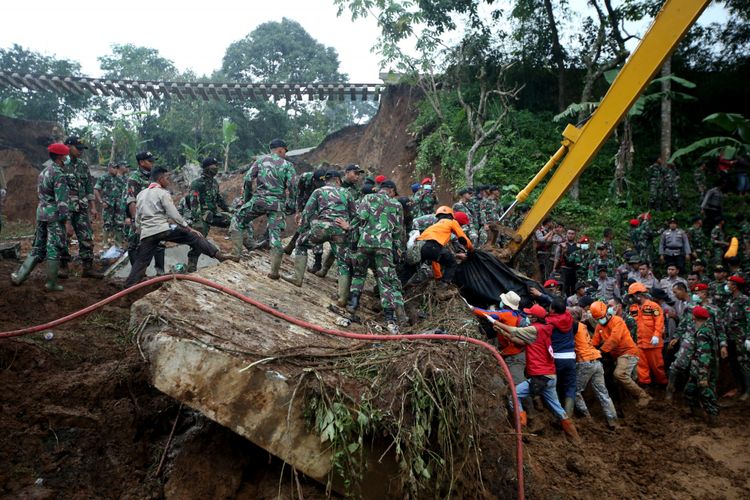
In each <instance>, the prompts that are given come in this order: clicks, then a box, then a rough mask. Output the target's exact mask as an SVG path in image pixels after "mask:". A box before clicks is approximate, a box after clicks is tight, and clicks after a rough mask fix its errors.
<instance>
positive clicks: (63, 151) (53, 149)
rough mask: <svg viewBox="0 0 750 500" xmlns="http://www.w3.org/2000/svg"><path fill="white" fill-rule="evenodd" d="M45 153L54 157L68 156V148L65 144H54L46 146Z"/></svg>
mask: <svg viewBox="0 0 750 500" xmlns="http://www.w3.org/2000/svg"><path fill="white" fill-rule="evenodd" d="M47 151H49V152H50V153H52V154H55V155H67V154H70V148H69V147H68V146H66V145H65V144H62V143H60V142H56V143H54V144H50V145H49V146H47Z"/></svg>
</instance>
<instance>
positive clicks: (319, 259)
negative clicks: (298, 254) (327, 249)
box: [310, 253, 323, 274]
mask: <svg viewBox="0 0 750 500" xmlns="http://www.w3.org/2000/svg"><path fill="white" fill-rule="evenodd" d="M322 268H323V254H319V253H316V254H315V261H314V262H313V265H312V267H311V268H310V272H311V273H313V274H315V273H317V272H318V271H320V270H321V269H322Z"/></svg>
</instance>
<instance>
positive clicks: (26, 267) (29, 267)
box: [10, 255, 39, 286]
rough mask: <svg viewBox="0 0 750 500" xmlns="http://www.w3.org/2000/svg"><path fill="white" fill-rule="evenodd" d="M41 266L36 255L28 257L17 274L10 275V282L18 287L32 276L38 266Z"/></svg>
mask: <svg viewBox="0 0 750 500" xmlns="http://www.w3.org/2000/svg"><path fill="white" fill-rule="evenodd" d="M37 264H39V259H38V258H37V257H35V256H34V255H29V256H27V257H26V260H24V261H23V264H21V267H20V268H19V269H18V271H16V272H15V273H11V274H10V281H11V283H13V284H14V285H16V286H18V285H20V284H21V283H23V282H24V281H26V279H27V278H28V277H29V274H31V271H33V270H34V268H35V267H36V265H37Z"/></svg>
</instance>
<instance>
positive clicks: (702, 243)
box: [685, 215, 709, 262]
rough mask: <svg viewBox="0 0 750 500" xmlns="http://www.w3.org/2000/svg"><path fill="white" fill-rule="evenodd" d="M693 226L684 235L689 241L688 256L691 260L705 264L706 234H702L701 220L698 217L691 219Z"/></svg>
mask: <svg viewBox="0 0 750 500" xmlns="http://www.w3.org/2000/svg"><path fill="white" fill-rule="evenodd" d="M692 222H693V225H692V226H690V227H689V228H688V229H687V230H685V233H687V236H688V241H690V250H691V252H690V256H691V257H692V260H698V259H700V260H702V261H704V262H707V261H708V260H709V259H708V238H706V233H704V232H703V219H702V218H701V217H700V215H696V216H695V217H693V219H692Z"/></svg>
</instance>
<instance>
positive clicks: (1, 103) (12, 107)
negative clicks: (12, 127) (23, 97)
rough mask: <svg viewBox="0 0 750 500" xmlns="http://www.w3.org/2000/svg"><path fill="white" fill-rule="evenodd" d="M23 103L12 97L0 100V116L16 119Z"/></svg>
mask: <svg viewBox="0 0 750 500" xmlns="http://www.w3.org/2000/svg"><path fill="white" fill-rule="evenodd" d="M22 105H23V103H22V102H21V101H19V100H18V99H15V98H13V97H6V98H5V99H2V100H0V115H3V116H7V117H9V118H16V117H17V116H18V110H19V109H21V106H22Z"/></svg>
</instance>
